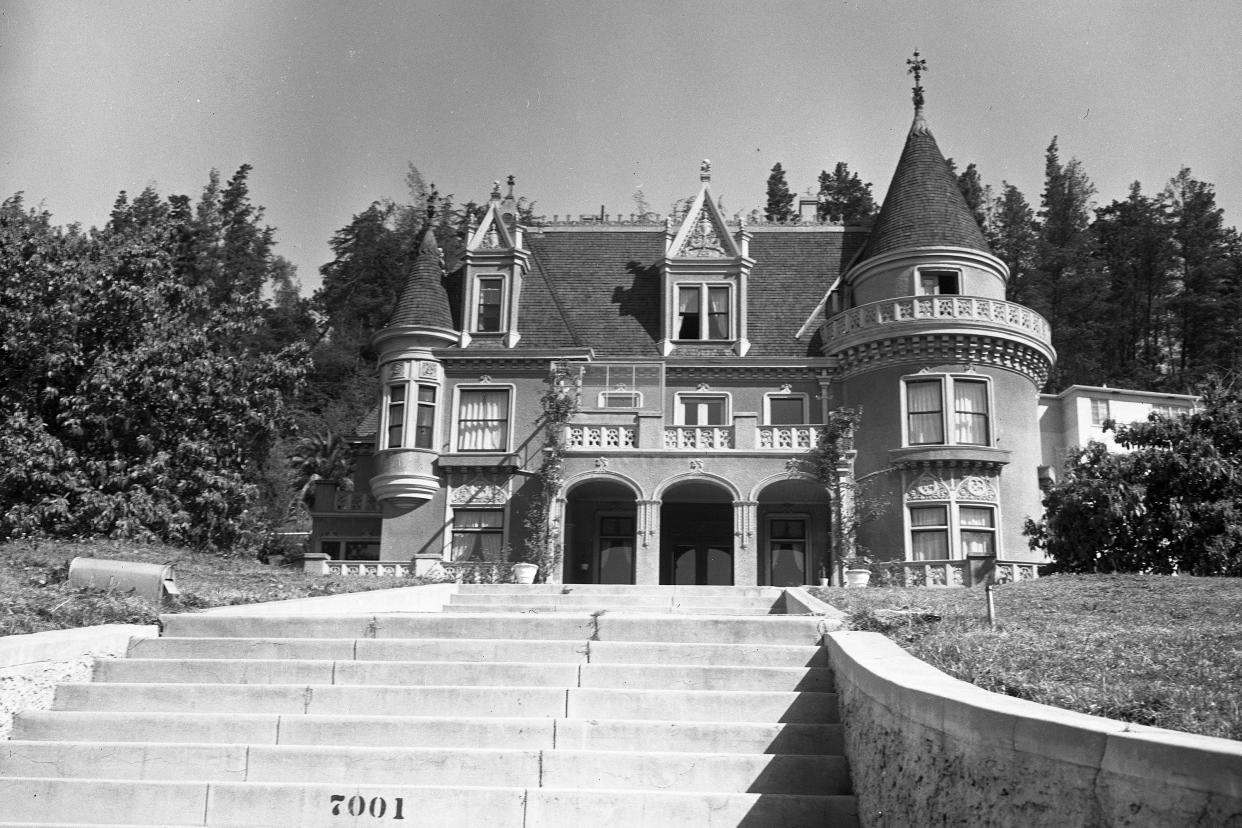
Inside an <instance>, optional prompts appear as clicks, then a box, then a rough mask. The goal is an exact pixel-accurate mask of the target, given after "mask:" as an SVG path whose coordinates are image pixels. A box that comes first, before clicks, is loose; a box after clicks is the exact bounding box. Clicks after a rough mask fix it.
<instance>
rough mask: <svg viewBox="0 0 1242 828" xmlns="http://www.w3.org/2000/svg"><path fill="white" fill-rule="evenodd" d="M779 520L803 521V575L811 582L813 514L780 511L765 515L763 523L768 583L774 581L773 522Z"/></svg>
mask: <svg viewBox="0 0 1242 828" xmlns="http://www.w3.org/2000/svg"><path fill="white" fill-rule="evenodd" d="M778 520H785V521H794V520H797V521H801V522H802V554H803V559H802V566H803V571H802V577H803V578H804V579H807V580H806V582H807V583H810V580H809V579H810V578H811V577H812V572H811V564H812V561H811V551H812V546H811V531H812V529H813V526H814V524H813V522H812V520H811V515H810V514H809V513H807V512H779V513H772V514H768V515H766V516H764V524H763V528H764V541H763V545H764V550H763V551H764V555H765V556H766V558H767V564H766V566H765V567H764V569H765V570H766V571H765V572H764V574H765V575H766V576H767V580H768V583H769V584H770V583H773V578H772V575H773V572H772V567H773V564H774V561H773V556H772V524H773V522H775V521H778ZM825 554H826V553H825Z"/></svg>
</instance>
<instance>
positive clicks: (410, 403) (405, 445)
mask: <svg viewBox="0 0 1242 828" xmlns="http://www.w3.org/2000/svg"><path fill="white" fill-rule="evenodd" d="M424 387H426V388H431V389H432V390H433V391H434V392H435V400H434V401H433V402H431V403H425V402H422V401H420V400H419V396H418V395H419V391H421V390H422V389H423V388H424ZM395 388H401V389H402V390H403V391H404V392H405V398H404V399H403V400H402V401H401V402H400V403H394V402H393V400H392V392H393V389H395ZM441 392H442V389H441V387H440V384H439V383H438V382H433V381H428V380H422V381H420V380H419V379H417V378H414V379H402V380H398V381H396V382H389V383H386V384H385V385H384V404H383V406H381V410H380V427H379V433H380V434H381V435H382V438H381V442H382V445H381V450H386V449H419V450H422V451H427V450H434V449H435V447H436V437H437V436H438V434H439V430H440V426H439V419H440V417H439V406H440V397H441ZM394 405H400V406H401V422H400V423H394V422H393V416H392V413H393V412H392V407H393V406H394ZM424 407H427V408H430V409H431V444H430V445H427V446H419V445H417V443H418V411H419V409H421V408H424ZM394 425H399V426H400V427H401V441H400V444H399V445H393V444H392V433H391V432H392V427H393V426H394Z"/></svg>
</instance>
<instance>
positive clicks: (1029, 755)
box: [826, 632, 1242, 828]
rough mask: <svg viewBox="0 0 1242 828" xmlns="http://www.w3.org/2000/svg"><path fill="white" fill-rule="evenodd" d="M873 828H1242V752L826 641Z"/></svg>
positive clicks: (872, 648)
mask: <svg viewBox="0 0 1242 828" xmlns="http://www.w3.org/2000/svg"><path fill="white" fill-rule="evenodd" d="M826 640H827V646H828V652H829V659H830V661H831V664H832V668H833V671H834V673H835V676H836V684H837V692H838V693H839V694H840V696H841V715H842V720H843V721H844V722H845V737H846V753H847V755H848V756H849V761H850V770H851V774H852V775H853V780H854V790H855V793H856V794H857V795H858V812H859V818H860V821H861V823H862V825H864V826H891V828H905V826H910V825H1021V826H1024V828H1025V827H1026V826H1055V828H1064V826H1080V825H1081V826H1229V825H1234V826H1237V825H1242V742H1235V741H1230V740H1227V739H1212V738H1208V737H1204V736H1191V735H1189V734H1184V733H1177V732H1174V731H1168V730H1160V729H1158V728H1151V727H1142V726H1139V725H1130V724H1126V723H1125V722H1118V721H1113V720H1111V719H1104V718H1100V717H1098V716H1087V715H1083V714H1080V713H1071V712H1069V711H1066V710H1061V709H1059V708H1055V707H1049V706H1047V705H1042V704H1035V703H1034V702H1028V701H1023V700H1021V699H1014V698H1011V697H1008V696H1002V695H998V694H995V693H989V692H987V691H985V690H981V689H979V688H978V687H975V686H974V685H970V684H967V683H965V682H962V681H958V680H957V679H953V678H950V677H949V676H947V675H945V674H944V673H942V672H940V671H939V670H936V669H934V668H932V667H930V666H928V665H927V664H925V663H923V662H922V661H919V660H918V659H916V658H914V657H913V656H911V655H909V654H908V653H906V652H905V651H904V650H902V649H901V648H900V647H898V646H897V645H896V644H894V643H893V642H891V641H889V640H888V639H886V638H884V637H883V636H881V635H879V634H877V633H866V632H840V633H832V634H830V635H828V636H827V639H826Z"/></svg>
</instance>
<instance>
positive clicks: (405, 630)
mask: <svg viewBox="0 0 1242 828" xmlns="http://www.w3.org/2000/svg"><path fill="white" fill-rule="evenodd" d="M161 618H162V620H163V623H164V632H165V634H166V635H170V636H176V637H200V636H205V637H210V638H219V637H236V638H341V637H346V638H376V639H379V638H383V639H391V638H508V639H513V638H520V639H556V640H575V639H577V640H592V641H678V642H681V643H694V644H697V643H705V644H803V645H807V644H819V643H820V641H821V639H822V638H823V635H824V633H825V632H828V631H829V630H833V629H837V628H839V627H840V622H839V621H837V620H835V619H829V618H816V617H811V616H787V615H768V616H732V617H731V616H709V615H704V616H698V617H696V616H678V615H674V616H665V615H644V614H640V613H628V612H627V613H612V612H603V613H594V614H591V613H576V612H552V613H543V614H540V613H518V614H511V613H471V614H467V613H389V614H374V615H366V614H350V615H321V616H302V617H298V616H272V615H263V616H245V615H211V614H208V613H202V614H196V615H169V616H161Z"/></svg>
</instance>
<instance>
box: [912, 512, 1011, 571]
mask: <svg viewBox="0 0 1242 828" xmlns="http://www.w3.org/2000/svg"><path fill="white" fill-rule="evenodd" d="M952 518H956V520H955V523H953V524H950V519H952ZM955 534H956V536H957V541H956V543H954V542H953V537H954V535H955ZM984 555H986V556H992V557H995V555H996V511H995V510H994V509H993V508H992V507H991V506H950V505H948V504H944V505H934V506H933V505H926V506H911V507H910V556H911V558H912V559H913V560H916V561H943V560H948V559H951V558H965V557H968V556H984Z"/></svg>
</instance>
